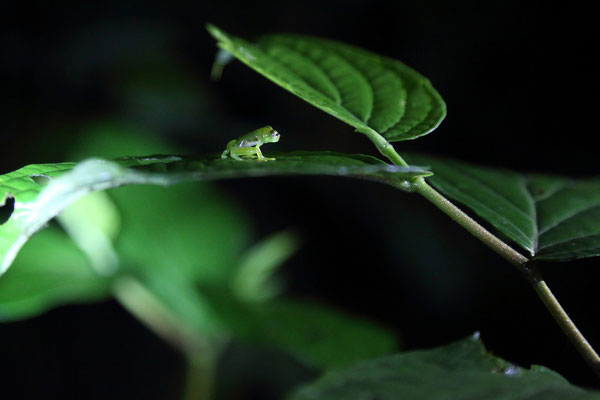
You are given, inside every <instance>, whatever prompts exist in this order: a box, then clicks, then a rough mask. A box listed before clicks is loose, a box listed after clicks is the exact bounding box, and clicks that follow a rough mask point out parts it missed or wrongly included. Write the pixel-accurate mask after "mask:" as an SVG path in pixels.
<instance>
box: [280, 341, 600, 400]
mask: <svg viewBox="0 0 600 400" xmlns="http://www.w3.org/2000/svg"><path fill="white" fill-rule="evenodd" d="M289 399H290V400H338V399H340V400H342V399H343V400H365V399H377V400H396V399H413V400H418V399H423V400H437V399H439V400H442V399H453V400H461V399H464V400H467V399H488V400H525V399H527V400H533V399H539V400H553V399H557V400H558V399H561V400H562V399H573V400H583V399H590V400H592V399H600V394H598V393H597V392H590V391H584V390H582V389H579V388H577V387H575V386H572V385H571V384H569V383H568V382H567V381H566V380H565V379H564V378H562V377H561V376H560V375H558V374H557V373H555V372H553V371H551V370H549V369H546V368H544V367H540V366H533V367H532V368H531V369H529V370H527V369H523V368H520V367H518V366H515V365H512V364H510V363H509V362H507V361H504V360H502V359H500V358H497V357H494V356H492V355H491V354H489V353H487V351H486V350H485V348H484V347H483V344H482V343H481V341H480V340H479V338H478V335H474V336H473V337H472V338H468V339H466V340H463V341H461V342H457V343H453V344H450V345H448V346H444V347H440V348H437V349H433V350H427V351H414V352H408V353H403V354H398V355H394V356H389V357H384V358H379V359H374V360H370V361H365V362H361V363H359V364H357V365H355V366H353V367H350V368H347V369H343V370H340V371H334V372H331V373H329V374H326V375H325V376H324V377H323V378H321V379H319V380H317V381H316V382H315V383H312V384H309V385H306V386H304V387H301V388H300V390H298V391H297V392H296V393H295V394H294V395H292V396H291V397H290V398H289Z"/></svg>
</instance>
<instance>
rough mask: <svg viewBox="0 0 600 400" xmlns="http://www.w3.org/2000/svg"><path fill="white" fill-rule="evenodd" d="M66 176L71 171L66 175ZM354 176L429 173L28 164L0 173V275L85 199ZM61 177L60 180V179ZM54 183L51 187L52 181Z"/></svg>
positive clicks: (375, 166) (310, 155) (165, 160)
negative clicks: (193, 185)
mask: <svg viewBox="0 0 600 400" xmlns="http://www.w3.org/2000/svg"><path fill="white" fill-rule="evenodd" d="M65 172H68V173H65ZM291 174H305V175H315V174H319V175H336V176H351V177H357V178H363V179H368V180H374V181H380V182H385V183H389V184H398V183H399V182H401V181H402V180H404V179H409V178H414V177H416V176H424V175H428V174H429V173H428V172H427V171H425V170H423V169H422V168H414V167H409V168H404V167H396V166H390V165H388V164H385V163H384V162H382V161H381V160H379V159H377V158H374V157H369V156H363V155H345V154H338V153H332V152H295V153H287V154H285V155H283V154H281V155H277V160H276V161H271V162H257V161H246V162H240V161H235V160H232V159H224V160H223V159H221V158H220V157H219V156H218V155H215V156H206V157H201V158H192V157H179V156H153V157H131V158H124V159H119V160H116V161H112V162H110V161H103V160H88V161H85V162H82V163H81V164H78V165H77V166H75V164H73V163H60V164H39V165H30V166H27V167H24V168H21V169H19V170H17V171H14V172H11V173H8V174H5V175H0V207H2V206H4V207H2V209H3V208H5V207H10V205H9V203H11V200H14V210H9V214H10V217H9V218H8V220H7V221H6V222H4V223H3V224H2V225H0V261H1V263H0V274H1V273H4V272H5V271H6V270H7V269H8V267H9V266H10V264H11V263H12V261H13V260H14V258H15V256H16V254H17V253H18V251H19V250H20V249H21V247H22V246H23V245H24V244H25V243H26V242H27V240H28V239H29V238H30V237H31V236H32V235H33V234H34V233H35V232H37V231H38V230H40V229H41V228H42V227H44V225H45V224H46V223H47V222H48V221H49V220H50V219H52V218H53V217H55V216H56V215H58V214H59V213H60V212H61V211H62V210H63V209H64V208H65V207H66V206H67V205H69V204H71V203H72V202H73V201H75V200H76V199H78V198H80V197H82V196H83V195H85V194H87V193H89V192H92V191H99V190H105V189H109V188H114V187H119V186H123V185H131V184H153V185H163V186H164V185H170V184H175V183H180V182H189V181H201V180H208V179H222V178H234V177H251V176H268V175H291ZM60 175H62V176H60ZM48 182H50V183H48Z"/></svg>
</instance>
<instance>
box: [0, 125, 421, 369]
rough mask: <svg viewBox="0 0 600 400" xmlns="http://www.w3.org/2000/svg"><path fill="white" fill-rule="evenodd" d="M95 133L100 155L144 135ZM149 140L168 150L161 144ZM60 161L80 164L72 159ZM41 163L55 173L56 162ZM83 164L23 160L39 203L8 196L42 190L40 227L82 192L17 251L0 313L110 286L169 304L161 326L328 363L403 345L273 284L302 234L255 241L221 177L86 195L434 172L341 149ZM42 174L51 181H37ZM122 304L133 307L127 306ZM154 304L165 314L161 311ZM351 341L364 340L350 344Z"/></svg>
mask: <svg viewBox="0 0 600 400" xmlns="http://www.w3.org/2000/svg"><path fill="white" fill-rule="evenodd" d="M112 129H114V132H118V139H117V137H113V140H106V136H110V134H111V130H112ZM95 131H97V132H101V135H102V136H103V137H104V138H105V139H100V138H98V137H95V136H92V140H91V142H92V143H94V147H95V148H96V149H97V150H98V152H99V153H100V154H102V153H103V151H102V149H104V147H103V146H102V145H99V143H102V142H105V143H106V144H107V145H108V146H107V147H106V148H105V149H106V150H105V151H106V152H105V153H104V154H110V155H113V154H114V152H115V151H119V150H122V149H121V148H119V147H118V146H116V147H115V142H118V141H122V142H123V143H129V144H130V145H131V146H135V143H136V140H135V139H131V138H132V136H131V135H128V134H127V129H124V128H123V127H119V126H116V125H111V126H109V127H108V128H107V127H104V128H100V129H98V128H95ZM134 136H135V135H134ZM94 138H95V139H94ZM124 147H125V148H127V147H129V146H128V145H127V144H124ZM141 147H146V148H147V149H146V150H149V151H156V150H158V151H160V150H161V149H160V148H159V147H158V145H148V144H146V145H141ZM126 150H127V149H125V151H126ZM132 151H136V149H135V147H134V148H132ZM137 151H139V149H137ZM83 153H84V154H85V151H84V152H83ZM152 164H154V166H152ZM59 166H64V167H65V168H72V167H73V164H65V165H62V164H61V165H59ZM132 166H134V167H132ZM321 167H322V168H321ZM41 168H42V169H44V168H45V169H47V170H49V171H57V167H56V166H54V167H53V166H48V167H41ZM77 168H79V169H77ZM77 168H75V169H74V170H73V171H72V172H70V173H68V174H63V175H62V177H61V178H55V177H54V175H52V174H50V175H45V174H44V171H42V170H41V169H39V168H37V167H34V170H35V171H37V175H36V177H35V180H34V178H32V177H31V176H30V174H29V171H28V170H27V169H23V170H21V172H22V174H21V175H22V179H23V184H24V185H25V186H26V189H27V188H32V189H31V191H27V190H24V191H23V192H24V193H28V194H29V197H24V198H26V199H28V200H32V201H31V202H24V201H23V200H22V199H23V198H22V197H21V196H20V192H15V193H14V194H13V193H11V194H12V195H13V196H14V198H15V200H16V201H15V213H16V215H19V214H18V213H17V210H20V212H22V213H26V212H31V210H35V209H36V207H35V204H36V202H35V200H34V199H35V198H36V195H37V196H39V197H38V198H42V199H43V200H44V203H43V206H42V210H41V211H40V210H38V211H37V212H38V214H36V215H38V216H40V219H39V220H38V221H36V224H37V225H36V226H39V227H42V225H43V224H44V223H46V222H47V221H48V219H49V218H50V217H52V216H53V215H56V214H57V213H58V212H59V211H60V210H61V209H62V208H63V207H66V206H67V205H69V203H71V202H73V201H74V200H75V199H77V198H79V200H77V201H75V202H74V203H72V204H71V206H70V207H68V208H67V209H66V210H65V211H64V212H63V213H62V214H61V215H59V217H58V222H59V223H60V225H61V226H62V227H63V228H64V231H62V230H60V229H59V228H58V227H57V226H54V227H52V228H51V229H47V230H43V231H42V232H41V233H40V234H39V235H36V236H35V237H34V239H35V240H32V244H31V245H27V246H26V248H25V250H24V252H23V254H22V255H19V256H18V257H17V259H16V260H15V265H14V268H11V269H10V270H9V271H8V272H7V273H6V275H5V276H4V277H2V278H0V318H2V319H4V320H14V319H21V318H27V317H31V316H34V315H36V314H39V313H42V312H44V311H46V310H48V309H49V308H52V307H54V306H56V305H61V304H67V303H78V302H85V301H93V300H97V299H102V298H107V297H109V296H110V295H115V296H116V298H117V299H118V300H121V301H133V302H134V303H136V307H137V306H139V304H140V303H139V300H140V299H141V298H134V297H136V296H139V294H140V293H142V294H143V296H144V299H146V300H147V303H146V304H145V305H144V308H143V313H145V314H144V315H145V316H146V317H149V318H150V319H151V320H153V321H159V320H160V319H161V318H163V317H164V313H165V312H166V313H167V314H168V318H166V319H164V318H163V320H162V321H163V322H158V323H159V324H160V323H164V321H166V320H169V321H172V322H175V323H176V329H183V330H185V331H186V334H191V335H192V336H194V337H196V338H197V339H198V340H199V341H206V340H208V341H209V342H211V341H212V340H213V339H219V341H221V340H222V339H228V338H234V339H238V340H244V341H248V342H250V343H261V344H263V345H268V346H271V347H275V348H277V349H280V350H285V351H289V352H291V353H292V354H295V355H296V356H297V357H299V358H300V359H301V360H304V361H305V362H308V363H312V364H313V365H316V366H319V367H323V368H330V367H338V366H344V365H347V363H349V362H353V361H357V360H360V359H362V358H364V357H365V356H377V355H382V354H387V353H389V352H390V351H392V350H393V349H394V348H395V340H394V338H393V335H391V334H390V333H389V332H388V331H386V330H385V329H382V328H380V327H377V326H374V325H372V324H369V323H368V322H366V321H363V320H360V319H357V318H350V317H348V316H345V315H344V313H342V312H338V311H335V310H332V309H329V308H327V307H326V306H323V305H317V304H314V303H305V302H302V301H299V300H292V299H289V298H286V297H285V296H283V295H282V294H281V293H282V292H283V290H284V285H283V283H282V282H276V281H274V280H273V278H272V274H273V272H274V271H275V270H276V269H277V267H278V266H279V265H281V264H282V263H283V262H284V261H285V260H286V259H287V258H289V257H290V256H291V254H292V253H293V252H294V251H295V250H296V249H297V242H298V240H297V238H296V237H295V236H294V235H293V234H291V233H289V232H284V233H280V234H277V235H274V236H272V237H270V238H268V239H266V240H265V241H264V242H259V243H258V244H256V245H254V246H253V247H251V248H250V249H248V244H249V243H250V236H251V233H250V227H249V223H248V221H247V219H246V218H245V216H244V215H243V214H242V213H241V212H240V211H239V210H238V209H237V208H236V207H235V204H234V203H233V202H231V201H230V200H229V199H228V198H227V197H225V196H224V195H223V194H221V193H220V192H219V191H217V190H215V188H214V187H213V186H210V185H208V184H206V183H197V182H196V183H189V182H188V183H181V184H178V185H171V186H169V187H167V188H164V187H157V186H151V185H134V186H130V187H125V188H120V189H113V190H110V191H108V192H94V193H92V194H90V195H87V196H85V197H81V196H83V195H84V194H85V193H87V192H89V191H94V190H98V189H107V188H110V187H117V186H120V185H122V184H125V183H130V184H140V183H154V184H159V185H165V184H172V183H176V182H182V181H197V180H202V179H205V178H210V177H221V176H238V175H241V176H253V175H269V174H290V173H318V171H322V170H327V171H329V173H331V174H336V175H350V176H353V175H356V176H360V177H365V178H369V177H372V179H376V180H379V179H400V178H401V177H404V178H406V177H410V176H418V175H422V174H426V172H424V171H423V170H422V169H419V168H414V169H402V168H396V167H392V168H390V167H389V166H388V165H386V164H384V163H382V162H380V161H379V160H377V159H375V158H372V157H367V156H346V155H339V154H336V153H301V154H291V155H286V156H281V157H280V156H278V160H277V161H276V162H269V163H258V162H248V163H246V162H237V161H233V160H221V159H220V157H218V156H215V157H208V158H203V159H198V158H196V159H191V158H187V159H186V158H181V157H160V156H159V157H139V158H127V159H122V160H120V161H118V162H107V161H89V162H87V163H83V164H80V165H79V166H78V167H77ZM39 176H43V177H45V179H44V180H43V181H40V180H39V179H38V177H39ZM46 176H48V178H46ZM37 182H40V183H41V184H43V185H44V186H40V183H37ZM57 182H58V183H57ZM42 188H43V190H41V189H42ZM7 190H9V188H8V187H7ZM40 193H41V194H40ZM107 194H108V195H107ZM63 195H65V197H64V198H63V197H61V196H63ZM53 199H55V200H56V202H54V201H53ZM15 213H13V215H15ZM25 215H27V214H25ZM42 216H43V218H42ZM9 222H12V224H13V225H10V224H8V223H7V224H5V225H3V226H2V227H1V228H5V226H8V227H10V226H13V227H14V226H18V225H19V224H21V223H22V222H23V221H21V220H14V221H13V220H12V219H9ZM21 226H25V227H26V228H27V229H26V230H25V232H27V233H28V234H33V231H32V230H30V228H28V227H31V226H32V225H27V224H25V225H21ZM4 232H8V233H10V230H8V231H4ZM67 233H68V234H69V235H71V237H72V239H73V241H71V240H70V239H69V237H68V236H67ZM7 237H8V236H6V235H5V238H7ZM16 238H17V239H18V238H22V236H19V235H17V237H16ZM78 247H79V248H78ZM132 282H133V283H134V284H130V283H132ZM134 289H135V290H134ZM123 290H125V291H127V292H126V293H125V295H123V292H122V291H123ZM124 305H125V306H126V307H128V309H130V310H133V311H134V309H133V308H131V307H130V306H131V303H129V304H125V303H124ZM152 307H156V308H155V309H153V308H152ZM134 308H135V307H134ZM138 310H140V309H138ZM153 313H156V315H157V316H158V315H160V314H161V313H163V315H162V316H159V317H156V318H158V319H155V317H154V316H153ZM138 316H139V315H138ZM150 325H152V323H151V324H150ZM155 327H157V325H155ZM172 328H173V327H171V328H169V329H172ZM355 340H358V341H360V342H362V343H366V344H368V345H363V346H354V343H355Z"/></svg>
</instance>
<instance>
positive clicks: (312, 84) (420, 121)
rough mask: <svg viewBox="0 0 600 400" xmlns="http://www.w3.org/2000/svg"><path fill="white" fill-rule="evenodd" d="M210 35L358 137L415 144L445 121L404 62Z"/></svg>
mask: <svg viewBox="0 0 600 400" xmlns="http://www.w3.org/2000/svg"><path fill="white" fill-rule="evenodd" d="M208 30H209V32H210V33H211V34H212V36H213V37H214V38H215V39H217V41H218V45H219V47H221V48H222V49H224V50H226V51H227V52H229V53H231V54H233V55H234V56H235V57H237V58H238V59H239V60H240V61H242V62H243V63H244V64H246V65H248V66H249V67H251V68H252V69H254V70H256V71H257V72H259V73H260V74H262V75H264V76H265V77H267V78H268V79H270V80H271V81H273V82H275V83H276V84H278V85H279V86H281V87H283V88H284V89H286V90H288V91H290V92H291V93H293V94H295V95H296V96H298V97H300V98H301V99H303V100H305V101H307V102H308V103H310V104H312V105H313V106H315V107H317V108H319V109H321V110H323V111H325V112H327V113H329V114H331V115H333V116H334V117H336V118H338V119H340V120H342V121H344V122H346V123H347V124H349V125H351V126H353V127H354V128H356V130H357V131H359V132H362V133H368V132H376V133H378V134H379V135H382V136H383V137H385V138H386V139H387V140H389V141H392V142H394V141H401V140H408V139H415V138H417V137H419V136H423V135H425V134H427V133H429V132H431V131H432V130H434V129H435V128H437V126H438V125H439V124H440V123H441V121H442V120H443V119H444V117H445V116H446V105H445V103H444V101H443V100H442V98H441V96H440V95H439V94H438V93H437V91H436V90H435V89H434V88H433V86H432V85H431V83H430V82H429V80H427V79H426V78H425V77H423V76H422V75H420V74H419V73H418V72H416V71H414V70H413V69H411V68H409V67H408V66H406V65H404V64H403V63H401V62H400V61H397V60H394V59H391V58H387V57H382V56H380V55H377V54H374V53H371V52H368V51H365V50H362V49H360V48H357V47H354V46H350V45H346V44H343V43H340V42H336V41H332V40H326V39H321V38H316V37H310V36H300V35H267V36H263V37H261V38H259V39H258V40H257V41H256V42H254V43H250V42H248V41H246V40H244V39H241V38H237V37H234V36H231V35H228V34H227V33H225V32H223V31H222V30H220V29H219V28H217V27H215V26H212V25H210V26H208Z"/></svg>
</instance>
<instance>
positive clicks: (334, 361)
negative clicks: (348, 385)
mask: <svg viewBox="0 0 600 400" xmlns="http://www.w3.org/2000/svg"><path fill="white" fill-rule="evenodd" d="M203 293H205V295H206V297H207V299H208V300H209V301H210V302H211V304H212V305H213V307H214V308H215V310H216V311H217V313H218V314H219V316H220V317H221V320H222V321H223V324H224V327H225V329H227V330H228V331H229V333H230V334H231V335H232V336H233V337H235V338H236V340H239V341H249V342H252V343H259V344H262V345H268V346H270V347H275V348H279V349H281V350H285V351H287V352H289V353H291V354H293V355H294V356H296V357H297V358H298V359H300V360H302V361H304V362H306V363H308V364H310V365H314V366H317V367H320V368H324V369H332V368H340V367H345V366H348V365H350V364H351V363H354V362H357V361H359V360H362V359H365V358H368V357H377V356H381V355H386V354H390V353H391V352H392V351H394V350H395V349H396V348H397V344H396V339H395V337H394V335H393V334H392V333H391V332H390V331H388V330H387V329H384V328H383V327H381V326H378V325H375V324H373V323H371V322H369V321H367V320H364V319H361V318H359V317H356V316H350V315H347V314H346V313H344V312H342V311H339V310H336V309H335V308H331V307H328V306H326V305H324V304H322V303H317V302H314V301H309V300H300V299H293V298H289V297H282V298H276V299H271V300H269V301H265V302H256V301H249V302H244V301H240V300H239V299H237V298H236V297H235V296H232V294H231V293H228V292H227V291H223V290H214V289H213V290H210V289H208V290H204V291H203Z"/></svg>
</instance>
